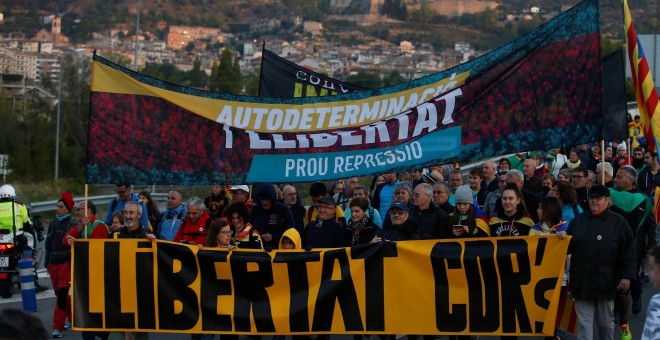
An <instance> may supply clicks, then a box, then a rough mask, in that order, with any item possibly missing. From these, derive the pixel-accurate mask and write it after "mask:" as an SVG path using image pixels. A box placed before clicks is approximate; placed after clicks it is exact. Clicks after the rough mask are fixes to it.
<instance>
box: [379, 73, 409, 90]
mask: <svg viewBox="0 0 660 340" xmlns="http://www.w3.org/2000/svg"><path fill="white" fill-rule="evenodd" d="M405 81H406V79H405V78H403V76H401V73H399V71H396V70H392V72H390V73H389V74H387V75H385V78H383V86H392V85H397V84H401V83H403V82H405Z"/></svg>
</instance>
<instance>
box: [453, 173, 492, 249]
mask: <svg viewBox="0 0 660 340" xmlns="http://www.w3.org/2000/svg"><path fill="white" fill-rule="evenodd" d="M449 223H450V224H451V226H452V234H453V235H454V237H488V236H490V227H489V226H488V223H486V221H484V220H483V219H481V218H479V217H477V214H476V212H475V210H474V200H473V199H472V189H471V188H470V187H469V186H466V185H462V186H460V187H458V189H457V190H456V208H455V210H454V212H452V213H451V214H450V215H449Z"/></svg>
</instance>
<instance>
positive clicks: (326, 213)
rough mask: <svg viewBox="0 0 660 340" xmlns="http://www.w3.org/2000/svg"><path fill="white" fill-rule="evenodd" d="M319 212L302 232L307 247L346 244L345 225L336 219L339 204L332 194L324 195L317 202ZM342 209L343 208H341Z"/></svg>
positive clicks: (330, 246)
mask: <svg viewBox="0 0 660 340" xmlns="http://www.w3.org/2000/svg"><path fill="white" fill-rule="evenodd" d="M316 208H317V210H318V214H317V216H316V220H314V221H312V222H310V223H309V224H307V226H306V227H305V230H304V232H303V233H302V235H301V236H302V244H303V247H304V248H305V249H307V248H336V247H344V246H346V238H345V236H344V229H345V228H344V227H342V226H341V225H340V224H339V223H338V222H337V221H336V220H335V212H336V211H337V206H336V205H335V200H334V199H333V198H332V197H330V196H323V197H321V198H320V199H319V200H318V201H317V202H316ZM340 210H341V209H340Z"/></svg>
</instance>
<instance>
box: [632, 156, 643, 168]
mask: <svg viewBox="0 0 660 340" xmlns="http://www.w3.org/2000/svg"><path fill="white" fill-rule="evenodd" d="M632 165H633V167H634V168H635V169H640V168H642V167H643V166H644V159H637V158H633V161H632Z"/></svg>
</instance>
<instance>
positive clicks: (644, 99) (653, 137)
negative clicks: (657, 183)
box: [623, 0, 660, 223]
mask: <svg viewBox="0 0 660 340" xmlns="http://www.w3.org/2000/svg"><path fill="white" fill-rule="evenodd" d="M623 20H624V24H625V28H626V43H627V46H628V58H629V59H630V71H631V73H632V79H633V88H634V89H635V97H636V98H637V104H638V106H639V115H640V117H641V118H642V128H643V130H644V137H645V138H646V140H647V141H648V145H649V150H651V151H655V152H658V150H659V148H658V138H657V136H660V112H659V111H660V105H659V103H658V91H657V90H656V88H655V83H654V82H653V75H651V70H650V69H649V64H648V62H647V61H646V56H645V55H644V49H643V48H642V44H640V42H639V39H638V38H637V33H636V32H635V26H633V21H632V17H631V16H630V8H628V0H623ZM653 213H654V214H655V222H656V223H659V222H660V190H657V189H656V190H655V197H654V200H653Z"/></svg>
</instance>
